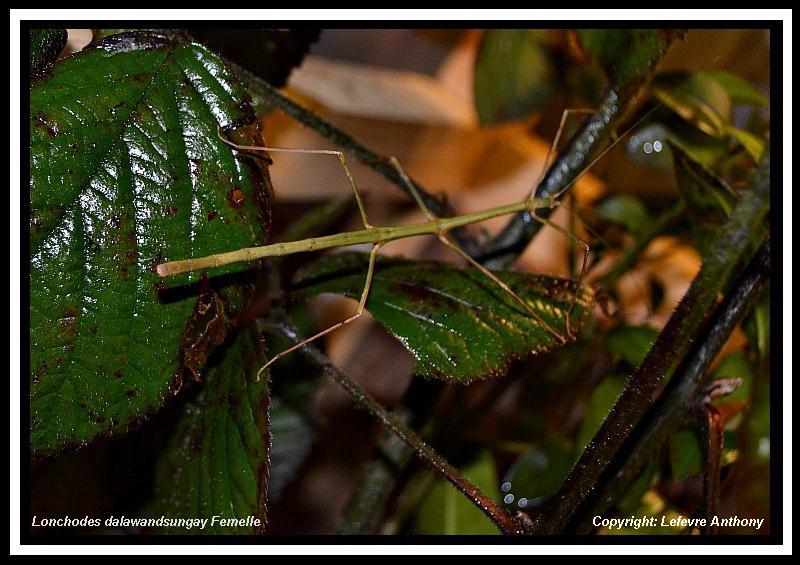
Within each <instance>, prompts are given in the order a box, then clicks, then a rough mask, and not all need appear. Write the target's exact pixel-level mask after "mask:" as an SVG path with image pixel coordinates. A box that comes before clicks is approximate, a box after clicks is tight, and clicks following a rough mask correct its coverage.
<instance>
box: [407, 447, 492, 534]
mask: <svg viewBox="0 0 800 565" xmlns="http://www.w3.org/2000/svg"><path fill="white" fill-rule="evenodd" d="M459 470H460V471H461V472H462V474H463V475H464V476H465V477H466V478H467V479H468V480H469V481H470V482H471V483H472V484H474V485H475V486H477V487H478V488H480V489H481V490H482V491H483V492H484V493H485V494H486V495H487V496H489V497H490V498H492V499H494V500H500V498H501V497H502V495H501V494H500V490H499V489H498V488H497V482H498V481H497V471H496V469H495V466H494V460H493V459H492V456H491V454H490V453H489V452H488V451H482V452H481V453H480V454H479V455H478V458H477V459H476V460H475V461H474V462H473V463H471V464H469V465H467V466H465V467H463V468H461V469H459ZM415 530H416V532H417V533H420V534H446V535H480V534H484V535H486V534H493V535H499V532H498V531H497V527H496V526H495V525H494V524H493V523H492V521H491V520H489V518H488V517H487V516H486V514H484V513H483V512H481V511H480V510H479V509H478V508H477V507H476V506H475V505H474V504H473V503H472V502H471V501H470V500H469V499H468V498H466V497H465V496H464V495H463V494H461V493H460V492H458V491H457V490H456V488H455V487H454V486H453V485H451V484H450V483H449V482H447V481H446V480H444V479H442V478H437V479H436V482H435V483H434V484H433V486H432V487H431V490H430V491H429V492H428V495H427V496H426V497H425V499H424V500H423V501H422V504H421V505H420V507H419V511H418V512H417V519H416V524H415Z"/></svg>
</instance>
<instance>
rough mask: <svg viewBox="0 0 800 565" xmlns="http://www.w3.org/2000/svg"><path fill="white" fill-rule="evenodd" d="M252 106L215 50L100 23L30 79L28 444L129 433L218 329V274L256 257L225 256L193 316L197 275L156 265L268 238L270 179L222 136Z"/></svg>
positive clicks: (236, 299) (236, 300) (231, 302)
mask: <svg viewBox="0 0 800 565" xmlns="http://www.w3.org/2000/svg"><path fill="white" fill-rule="evenodd" d="M253 117H254V116H253V115H252V113H251V111H250V109H249V106H248V104H247V95H246V93H245V91H244V89H243V88H242V87H241V86H240V85H239V84H238V83H237V82H236V81H235V80H234V79H233V77H232V76H231V75H230V73H229V71H228V70H227V69H226V68H225V66H224V65H223V64H222V62H221V61H220V60H219V58H217V57H216V56H215V55H213V54H212V53H210V52H209V51H207V50H206V49H205V48H203V47H200V46H198V45H192V44H180V43H175V42H172V41H169V40H167V39H165V38H163V37H161V36H158V35H154V34H144V33H141V34H122V35H115V36H112V37H109V38H108V39H106V40H104V41H102V42H100V43H99V44H96V45H93V46H91V47H89V48H87V49H85V50H83V51H81V52H80V53H78V54H76V55H74V56H72V57H68V58H66V59H63V60H61V61H59V62H58V63H57V64H56V65H54V66H53V68H52V70H51V71H50V72H49V73H48V74H47V76H45V77H44V78H42V79H41V80H40V81H38V82H36V83H35V84H34V85H33V86H32V87H31V92H30V130H31V161H30V166H31V178H30V261H31V280H30V293H31V305H30V322H31V335H30V338H31V348H30V364H31V375H30V379H31V446H32V448H33V450H34V452H35V453H47V452H53V451H57V450H59V449H61V448H62V447H64V446H66V445H80V444H83V443H85V442H88V441H90V440H92V439H93V438H94V437H96V436H97V435H98V434H104V433H110V432H112V433H119V432H124V431H125V430H127V429H128V428H129V426H131V425H135V423H136V422H138V421H141V420H142V419H143V418H145V417H146V416H147V415H148V414H150V413H152V412H153V411H154V410H156V409H158V408H159V407H160V406H161V405H162V403H163V400H164V398H166V397H169V396H171V395H172V394H173V393H174V392H175V391H176V390H177V389H178V388H179V387H180V384H181V381H182V378H183V370H182V367H188V368H189V369H191V370H192V371H195V372H196V371H197V370H198V369H199V368H200V367H201V366H202V363H203V361H204V359H205V357H206V356H207V355H208V353H209V350H210V349H211V347H212V346H213V344H214V343H215V342H219V341H220V340H221V339H222V338H223V337H224V333H225V330H226V328H227V324H226V323H224V322H225V319H226V316H228V317H230V316H232V315H234V314H235V312H236V309H237V308H238V307H240V306H241V305H242V303H243V301H244V292H243V290H242V289H241V288H240V287H239V286H234V287H230V288H227V289H226V290H225V291H224V293H223V292H221V288H222V287H223V286H224V284H225V283H228V282H231V281H234V280H238V279H241V276H240V277H234V276H233V275H235V274H237V273H238V274H240V275H241V274H243V272H244V271H245V270H246V269H249V268H250V267H247V266H244V267H243V266H230V267H226V268H224V269H223V270H222V271H221V272H222V273H223V274H224V275H226V276H225V277H217V278H215V279H213V280H212V281H210V283H209V284H208V286H209V287H210V288H204V289H203V290H204V291H209V292H205V293H204V296H205V297H206V298H207V299H208V301H207V302H206V303H205V304H202V305H200V304H199V303H198V305H199V306H202V307H203V308H208V307H209V306H211V305H214V304H223V306H222V307H221V308H214V309H213V310H210V311H208V312H206V314H205V318H204V317H203V316H198V317H196V318H194V319H193V321H190V322H188V323H187V319H188V318H189V317H190V315H191V314H192V312H193V311H194V309H195V306H196V303H197V300H196V298H197V294H198V290H197V288H196V286H190V285H187V283H189V282H192V281H194V280H195V279H196V278H197V275H191V276H181V277H177V278H176V279H174V280H170V281H162V280H160V278H159V277H158V275H157V274H156V272H155V267H156V265H157V264H158V263H161V262H163V261H166V260H172V259H184V258H187V257H193V256H194V257H196V256H203V255H208V254H211V253H218V252H221V251H229V250H231V249H236V248H239V247H244V246H251V245H261V244H263V243H264V239H265V234H264V230H263V229H262V220H261V218H262V217H264V218H266V217H268V213H269V211H268V208H267V197H268V194H269V193H268V190H267V187H266V186H265V185H264V184H263V182H264V181H263V180H262V177H261V176H260V175H259V174H258V173H259V171H257V170H256V169H254V168H253V165H252V161H250V160H247V159H245V158H241V160H240V158H239V157H237V156H236V155H235V154H234V153H233V152H232V151H231V150H230V149H229V148H228V147H227V146H226V145H225V144H224V143H223V142H222V141H221V140H220V139H219V138H218V136H217V128H230V127H233V126H236V125H240V124H244V123H246V122H247V121H248V120H250V119H252V118H253ZM242 131H244V135H243V139H249V140H251V142H255V141H257V139H258V137H259V136H258V131H257V129H256V128H254V127H248V128H242ZM262 172H265V171H262ZM214 289H216V290H217V291H218V292H217V293H213V292H210V291H211V290H214ZM218 299H219V300H220V301H221V302H218ZM223 310H224V312H223ZM212 316H213V317H212ZM212 321H214V322H219V324H218V326H219V331H218V332H217V334H216V335H211V334H210V333H209V332H208V331H206V330H207V328H206V324H208V323H210V322H212ZM199 324H202V326H201V325H199ZM182 334H184V335H182Z"/></svg>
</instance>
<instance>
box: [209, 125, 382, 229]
mask: <svg viewBox="0 0 800 565" xmlns="http://www.w3.org/2000/svg"><path fill="white" fill-rule="evenodd" d="M217 135H218V136H219V138H220V139H221V140H222V141H223V142H224V143H225V144H226V145H228V146H229V147H232V148H234V149H236V150H237V151H263V152H270V151H271V152H273V153H307V154H311V155H335V156H336V158H337V159H338V160H339V164H340V165H341V167H342V169H344V174H345V176H346V177H347V180H348V181H349V182H350V187H351V188H352V189H353V196H355V197H356V202H357V203H358V211H359V212H360V213H361V221H362V222H364V227H365V228H367V229H369V228H371V227H372V226H371V225H370V223H369V220H368V219H367V209H366V207H365V206H364V201H363V200H362V199H361V193H360V192H359V191H358V185H357V184H356V180H355V178H354V177H353V173H352V172H351V171H350V166H349V165H348V164H347V159H346V158H345V156H344V153H342V152H341V151H338V150H336V149H294V148H287V147H267V146H265V145H240V144H238V143H234V142H233V141H231V140H230V139H227V138H226V137H225V136H224V135H222V132H221V131H220V130H219V128H217Z"/></svg>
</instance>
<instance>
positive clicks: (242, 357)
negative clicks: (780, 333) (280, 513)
mask: <svg viewBox="0 0 800 565" xmlns="http://www.w3.org/2000/svg"><path fill="white" fill-rule="evenodd" d="M262 349H263V347H262V344H261V340H260V338H259V337H258V336H257V334H256V333H255V332H254V331H251V330H250V328H243V329H241V330H238V331H237V332H236V333H235V334H233V335H232V336H230V338H229V339H228V341H227V342H226V343H225V344H224V345H223V346H221V347H220V348H218V350H217V352H216V353H215V355H214V356H213V357H212V359H211V361H210V362H209V365H208V366H207V368H206V370H205V372H204V382H203V384H202V390H200V391H199V394H197V395H196V397H195V398H193V399H191V400H190V401H189V402H187V403H186V404H185V405H184V406H183V407H182V414H181V416H180V419H179V421H178V423H177V426H176V427H175V430H174V431H173V432H172V435H171V437H170V439H169V441H168V442H167V446H166V449H165V450H164V452H163V453H164V455H163V456H162V457H161V458H160V460H159V461H158V462H157V464H156V471H155V477H156V478H155V489H154V493H155V498H154V503H153V506H152V507H151V508H148V510H147V515H148V516H155V517H159V516H162V515H163V516H166V517H167V518H206V519H208V520H209V523H208V525H207V526H206V528H205V529H204V530H197V531H195V530H192V531H191V532H187V530H186V529H185V528H181V527H176V528H166V530H167V531H168V532H169V533H202V534H253V533H259V532H261V531H263V529H264V526H265V524H266V512H267V506H266V504H267V502H266V500H267V476H268V465H269V445H270V422H269V418H268V417H267V407H268V405H269V389H268V381H267V379H261V380H260V381H256V380H255V377H256V373H257V372H258V369H259V367H261V366H262V365H263V363H264V362H265V358H264V354H263V351H262ZM213 516H219V517H221V518H226V519H227V518H237V519H246V518H248V517H254V518H257V519H258V520H259V521H260V525H258V526H256V525H255V524H252V525H241V524H224V525H220V524H211V522H210V520H211V518H212V517H213Z"/></svg>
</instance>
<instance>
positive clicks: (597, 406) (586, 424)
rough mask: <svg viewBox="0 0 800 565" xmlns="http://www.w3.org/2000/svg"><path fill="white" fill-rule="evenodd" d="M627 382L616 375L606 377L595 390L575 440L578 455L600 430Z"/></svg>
mask: <svg viewBox="0 0 800 565" xmlns="http://www.w3.org/2000/svg"><path fill="white" fill-rule="evenodd" d="M627 382H628V380H627V378H626V377H623V376H619V375H614V376H611V377H606V378H605V379H603V380H602V381H600V383H599V384H598V385H597V386H596V387H595V388H594V390H593V391H592V394H591V395H590V396H589V401H588V402H587V403H586V410H584V412H583V419H582V420H581V425H580V427H579V428H578V437H577V438H576V440H575V442H576V447H577V449H578V453H580V451H581V450H583V448H584V447H586V446H587V445H588V444H589V442H590V441H591V440H592V438H593V437H594V435H595V434H596V433H597V430H599V429H600V426H601V425H602V423H603V421H604V420H605V419H606V416H608V413H609V412H610V411H611V408H612V407H613V406H614V403H615V402H616V400H617V398H619V395H620V393H622V389H624V388H625V384H626V383H627Z"/></svg>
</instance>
